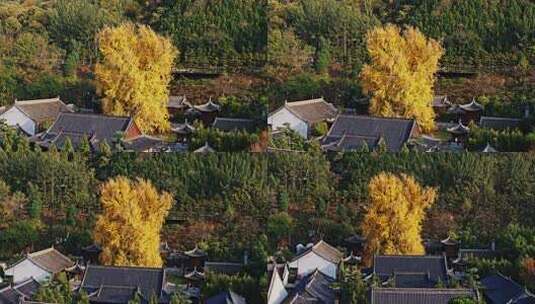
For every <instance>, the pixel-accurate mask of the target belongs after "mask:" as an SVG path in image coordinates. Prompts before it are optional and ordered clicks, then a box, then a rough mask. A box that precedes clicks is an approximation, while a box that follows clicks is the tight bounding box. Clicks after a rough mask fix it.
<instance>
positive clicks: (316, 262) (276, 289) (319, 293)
mask: <svg viewBox="0 0 535 304" xmlns="http://www.w3.org/2000/svg"><path fill="white" fill-rule="evenodd" d="M342 259H343V253H342V252H340V251H338V249H336V248H334V247H332V246H331V245H329V244H327V243H326V242H324V241H319V242H317V243H316V244H315V245H313V246H310V247H308V248H304V249H303V250H302V251H301V252H298V255H297V256H296V257H295V258H294V259H293V260H292V261H290V262H288V263H284V264H277V263H276V262H275V261H274V260H273V261H272V262H271V263H269V264H268V273H271V279H270V282H269V289H268V295H267V303H268V304H281V303H283V304H290V303H304V302H303V301H305V300H306V301H312V302H310V303H326V304H331V303H333V304H334V303H335V302H336V300H335V299H336V293H335V291H334V290H333V289H332V288H331V285H332V284H333V283H334V282H336V279H337V275H338V266H339V265H340V262H341V261H342ZM307 303H308V302H307Z"/></svg>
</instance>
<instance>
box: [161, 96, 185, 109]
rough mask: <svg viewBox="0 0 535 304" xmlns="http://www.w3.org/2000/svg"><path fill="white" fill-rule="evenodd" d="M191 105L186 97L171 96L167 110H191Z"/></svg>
mask: <svg viewBox="0 0 535 304" xmlns="http://www.w3.org/2000/svg"><path fill="white" fill-rule="evenodd" d="M190 107H191V104H190V103H189V102H188V101H187V99H186V96H185V95H184V96H169V101H168V102H167V108H171V109H184V108H190Z"/></svg>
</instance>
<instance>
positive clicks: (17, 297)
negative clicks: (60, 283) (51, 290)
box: [0, 278, 41, 304]
mask: <svg viewBox="0 0 535 304" xmlns="http://www.w3.org/2000/svg"><path fill="white" fill-rule="evenodd" d="M39 287H41V285H40V284H39V283H38V282H37V281H35V280H34V279H33V278H30V279H28V280H26V281H24V282H20V283H18V284H16V285H14V286H8V287H5V288H3V289H0V304H19V303H20V301H22V300H29V299H30V298H31V297H32V296H33V295H34V294H35V293H36V292H37V290H39Z"/></svg>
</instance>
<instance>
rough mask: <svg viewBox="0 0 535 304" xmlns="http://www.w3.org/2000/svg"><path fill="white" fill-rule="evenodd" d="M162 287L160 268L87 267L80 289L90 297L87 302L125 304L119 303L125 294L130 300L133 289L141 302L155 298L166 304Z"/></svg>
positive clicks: (124, 297)
mask: <svg viewBox="0 0 535 304" xmlns="http://www.w3.org/2000/svg"><path fill="white" fill-rule="evenodd" d="M164 286H165V271H164V270H163V269H162V268H142V267H114V266H94V265H88V266H87V268H86V271H85V274H84V278H83V280H82V284H81V286H80V287H81V288H82V289H84V290H86V291H87V292H88V294H90V295H91V302H95V303H110V302H112V303H125V304H126V302H123V301H124V300H125V299H126V298H127V294H131V295H132V297H131V298H130V299H132V298H133V297H134V294H133V293H131V291H132V290H134V289H136V290H138V292H139V293H140V295H141V297H142V299H144V300H145V301H148V300H149V299H150V298H151V297H152V296H156V297H157V298H158V299H159V301H160V303H162V302H164V303H167V302H168V301H169V298H168V295H167V294H166V292H165V291H164ZM102 288H104V289H102ZM99 292H100V295H99ZM127 302H128V301H127Z"/></svg>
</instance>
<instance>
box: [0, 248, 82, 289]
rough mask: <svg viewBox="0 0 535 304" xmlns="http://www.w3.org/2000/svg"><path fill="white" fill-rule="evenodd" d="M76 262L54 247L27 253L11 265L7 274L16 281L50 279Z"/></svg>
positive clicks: (6, 271)
mask: <svg viewBox="0 0 535 304" xmlns="http://www.w3.org/2000/svg"><path fill="white" fill-rule="evenodd" d="M74 265H75V263H74V262H73V261H72V260H71V259H69V258H68V257H66V256H64V255H63V254H62V253H61V252H59V251H57V250H56V249H54V247H51V248H47V249H44V250H41V251H37V252H34V253H30V254H27V255H26V256H25V257H24V258H23V259H22V260H20V261H18V262H17V263H15V264H13V265H11V266H9V267H8V268H7V269H6V270H5V275H6V276H10V277H12V278H13V282H14V283H18V282H22V281H26V280H28V279H32V278H33V279H34V280H36V281H38V282H43V281H47V280H49V279H50V278H51V277H52V276H53V275H54V274H56V273H59V272H61V271H64V270H66V269H69V268H71V267H73V266H74Z"/></svg>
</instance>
